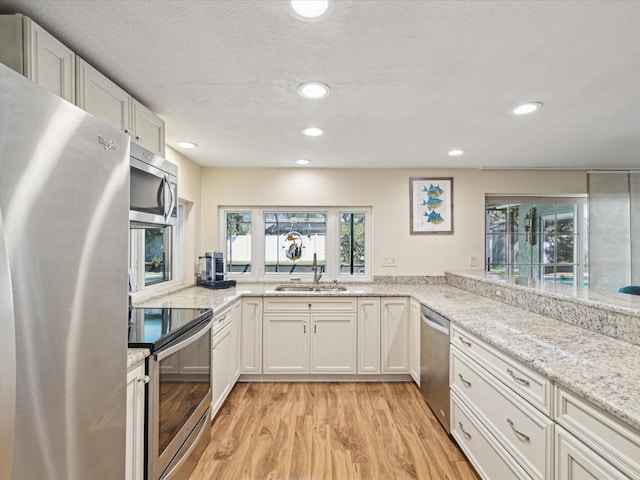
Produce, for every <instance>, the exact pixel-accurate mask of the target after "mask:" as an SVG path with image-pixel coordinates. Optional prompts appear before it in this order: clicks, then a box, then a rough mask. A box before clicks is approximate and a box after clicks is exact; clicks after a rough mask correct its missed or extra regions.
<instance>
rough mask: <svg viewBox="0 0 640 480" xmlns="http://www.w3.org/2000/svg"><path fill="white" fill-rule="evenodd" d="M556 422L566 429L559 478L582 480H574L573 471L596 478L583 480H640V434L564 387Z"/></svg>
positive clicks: (558, 396)
mask: <svg viewBox="0 0 640 480" xmlns="http://www.w3.org/2000/svg"><path fill="white" fill-rule="evenodd" d="M556 422H558V424H559V425H561V426H562V427H564V429H565V430H561V429H560V428H558V430H559V433H558V436H559V438H558V446H559V447H560V448H559V449H558V452H557V454H558V459H557V461H556V463H557V469H558V470H557V472H558V477H557V478H559V479H560V478H583V477H576V476H573V477H572V476H571V475H570V474H569V473H568V472H571V469H572V468H573V471H578V470H580V471H582V469H584V470H586V471H589V472H592V475H594V476H593V477H584V478H598V479H599V478H640V432H638V431H637V430H634V429H632V428H630V427H629V426H628V425H625V424H622V423H621V422H620V421H619V420H617V419H615V418H613V417H612V416H611V415H609V414H608V413H606V412H604V411H602V410H601V409H599V408H597V407H596V406H594V405H591V404H590V403H588V402H587V401H585V400H584V399H582V398H579V397H577V396H576V395H574V394H573V393H571V392H569V391H567V390H565V389H564V388H561V387H556ZM567 432H568V433H567ZM563 443H564V445H563ZM584 456H586V457H587V458H586V459H581V457H584ZM587 460H589V461H587ZM572 465H573V467H572ZM596 472H618V473H616V474H613V473H609V475H610V476H607V475H604V473H598V474H597V476H595V475H596ZM620 472H622V473H620Z"/></svg>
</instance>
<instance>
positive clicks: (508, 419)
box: [451, 347, 553, 480]
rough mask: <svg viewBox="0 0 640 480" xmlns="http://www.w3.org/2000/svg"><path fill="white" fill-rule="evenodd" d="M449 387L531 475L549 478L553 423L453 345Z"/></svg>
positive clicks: (551, 466) (550, 472) (550, 475)
mask: <svg viewBox="0 0 640 480" xmlns="http://www.w3.org/2000/svg"><path fill="white" fill-rule="evenodd" d="M451 388H452V390H453V391H454V392H456V393H457V394H458V395H459V396H460V397H461V398H462V400H463V401H465V402H466V403H467V405H468V406H470V407H472V410H473V411H475V412H477V413H478V417H479V418H480V419H481V421H482V422H484V424H485V426H486V427H487V428H488V429H489V430H490V431H491V432H492V433H493V434H494V435H495V436H496V438H497V439H498V440H499V441H500V442H501V443H502V445H503V446H504V447H505V449H506V450H507V451H508V452H509V453H511V454H512V455H513V456H514V457H515V458H516V459H517V460H518V462H519V463H520V464H521V465H522V467H523V468H524V469H525V470H526V471H527V473H528V474H529V475H531V477H533V478H535V479H540V480H542V479H547V478H552V475H553V422H552V421H551V420H550V419H549V418H547V417H546V416H545V415H543V414H542V413H540V412H539V411H538V410H536V409H534V408H533V407H532V406H530V405H529V404H527V403H526V402H525V401H524V400H522V399H521V398H520V397H518V396H517V395H516V394H515V393H514V392H513V391H511V390H509V389H508V388H507V387H505V386H504V385H503V384H502V383H501V382H499V381H498V380H497V379H495V378H494V377H491V376H490V375H489V374H488V373H487V372H486V371H485V370H484V369H482V368H481V367H480V366H479V365H477V364H476V363H475V362H474V361H473V360H471V359H470V358H469V357H466V356H465V355H464V354H463V353H461V352H460V351H459V350H457V348H455V347H454V348H452V350H451Z"/></svg>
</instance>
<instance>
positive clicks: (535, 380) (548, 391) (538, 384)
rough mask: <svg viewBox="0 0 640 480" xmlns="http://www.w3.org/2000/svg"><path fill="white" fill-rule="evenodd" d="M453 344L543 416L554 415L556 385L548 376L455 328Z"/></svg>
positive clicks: (452, 338)
mask: <svg viewBox="0 0 640 480" xmlns="http://www.w3.org/2000/svg"><path fill="white" fill-rule="evenodd" d="M451 343H452V344H453V345H455V346H456V347H458V348H459V349H460V350H462V351H463V352H464V353H466V354H467V355H469V356H470V357H471V358H473V359H474V360H475V361H476V362H478V363H479V364H480V365H482V366H483V367H484V368H486V369H487V370H489V372H490V373H491V374H493V375H495V376H496V377H497V378H498V379H499V380H500V381H502V382H503V383H504V384H505V385H507V386H508V387H509V388H511V389H512V390H514V391H515V392H516V393H518V395H520V396H521V397H522V398H524V399H525V400H527V401H528V402H529V403H530V404H531V405H533V406H534V407H536V408H537V409H538V410H540V411H541V412H542V413H544V414H545V415H547V416H549V417H552V416H553V385H552V383H551V381H550V380H548V379H547V378H546V377H544V376H543V375H541V374H539V373H538V372H536V371H534V370H532V369H530V368H528V367H526V366H524V365H522V364H521V363H520V362H518V361H517V360H514V359H512V358H510V357H509V356H508V355H505V354H504V353H502V352H500V351H499V350H498V349H496V348H495V347H492V346H491V345H488V344H487V343H485V342H483V341H482V340H479V339H478V338H477V337H475V336H474V335H471V334H468V333H466V332H465V331H464V330H462V329H460V328H459V327H457V326H455V325H454V326H452V329H451Z"/></svg>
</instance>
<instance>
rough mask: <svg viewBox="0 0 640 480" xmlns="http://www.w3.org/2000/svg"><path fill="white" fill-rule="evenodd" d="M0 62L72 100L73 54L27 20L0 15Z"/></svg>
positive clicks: (73, 83)
mask: <svg viewBox="0 0 640 480" xmlns="http://www.w3.org/2000/svg"><path fill="white" fill-rule="evenodd" d="M0 62H2V63H4V64H5V65H7V66H8V67H10V68H12V69H14V70H15V71H17V72H18V73H20V74H22V75H24V76H25V77H27V78H29V79H30V80H33V81H34V82H35V83H37V84H38V85H40V86H41V87H43V88H45V89H46V90H48V91H50V92H51V93H54V94H56V95H58V96H59V97H62V98H64V99H65V100H68V101H69V102H71V103H74V101H75V54H74V53H73V51H71V50H70V49H69V48H67V47H66V46H65V45H64V44H62V43H61V42H60V41H58V40H57V39H56V38H55V37H54V36H53V35H51V34H50V33H48V32H47V31H46V30H44V29H43V28H42V27H41V26H40V25H38V24H37V23H35V22H34V21H33V20H31V19H30V18H28V17H24V16H22V15H20V14H17V15H0Z"/></svg>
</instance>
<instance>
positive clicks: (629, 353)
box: [136, 284, 640, 430]
mask: <svg viewBox="0 0 640 480" xmlns="http://www.w3.org/2000/svg"><path fill="white" fill-rule="evenodd" d="M274 288H275V285H269V284H240V285H238V286H237V287H236V288H233V289H227V290H211V289H207V288H202V287H192V288H188V289H185V290H181V291H179V292H176V293H174V294H171V295H166V296H163V297H161V298H156V299H150V300H147V301H145V302H144V303H141V304H136V306H153V307H187V308H188V307H197V308H203V307H209V308H213V309H214V313H217V312H220V311H221V310H223V309H225V308H226V307H228V306H230V305H231V304H232V303H233V302H234V301H235V300H237V299H238V298H240V297H241V296H263V295H269V296H287V297H309V296H345V295H347V296H410V297H413V298H415V299H416V300H418V301H420V302H421V303H424V304H425V305H427V306H429V307H430V308H432V309H433V310H435V311H437V312H439V313H440V314H442V315H444V316H446V317H448V318H449V319H451V321H452V322H454V323H456V324H458V325H459V326H461V327H462V328H464V329H466V330H467V331H469V332H471V333H473V334H475V335H477V336H478V337H479V338H481V339H483V340H485V341H486V342H488V343H490V344H491V345H494V346H495V347H497V348H498V349H500V350H501V351H503V352H505V353H507V354H508V355H510V356H512V357H514V358H515V359H517V360H519V361H521V362H523V363H524V364H526V365H528V366H530V367H531V368H533V369H534V370H536V371H538V372H540V373H542V374H543V375H545V376H546V377H547V378H549V379H550V380H553V381H554V382H556V384H557V385H560V386H563V387H566V388H567V389H568V390H570V391H572V392H574V393H576V394H577V395H579V396H580V397H582V398H585V399H587V400H588V401H590V402H592V403H593V404H595V405H597V406H599V407H601V408H602V409H603V410H605V411H607V412H609V413H610V414H612V415H613V416H615V417H617V418H618V419H620V420H621V421H622V422H624V423H626V424H628V425H629V426H631V427H633V428H635V429H637V430H640V346H638V345H633V344H631V343H627V342H624V341H621V340H617V339H614V338H611V337H607V336H604V335H601V334H598V333H595V332H592V331H589V330H586V329H584V328H580V327H577V326H574V325H570V324H568V323H564V322H561V321H558V320H554V319H551V318H548V317H544V316H542V315H538V314H536V313H532V312H529V311H527V310H523V309H520V308H517V307H513V306H509V305H506V304H504V303H501V302H497V301H495V300H491V299H489V298H486V297H482V296H479V295H476V294H473V293H470V292H468V291H465V290H461V289H458V288H454V287H451V286H449V285H444V284H440V285H407V284H396V285H380V284H366V285H349V288H350V289H351V290H350V291H349V292H331V293H327V292H322V293H309V292H295V293H293V292H275V291H274V290H273V289H274Z"/></svg>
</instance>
